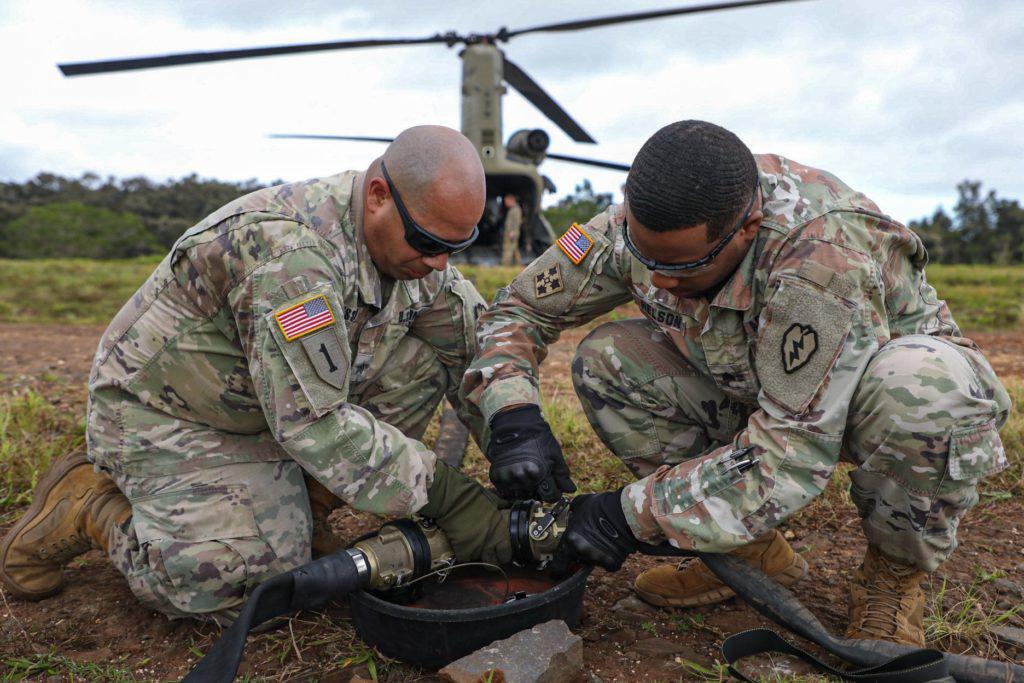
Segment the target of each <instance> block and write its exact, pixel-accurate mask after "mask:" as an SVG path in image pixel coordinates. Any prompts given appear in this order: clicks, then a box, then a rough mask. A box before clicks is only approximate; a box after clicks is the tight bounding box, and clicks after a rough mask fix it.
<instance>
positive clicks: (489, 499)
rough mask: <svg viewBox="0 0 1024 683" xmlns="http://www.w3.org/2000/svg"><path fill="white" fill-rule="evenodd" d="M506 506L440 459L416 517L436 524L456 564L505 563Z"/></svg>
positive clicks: (508, 555) (507, 548) (507, 547)
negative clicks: (420, 516) (446, 541)
mask: <svg viewBox="0 0 1024 683" xmlns="http://www.w3.org/2000/svg"><path fill="white" fill-rule="evenodd" d="M508 507H509V503H508V502H507V501H504V500H502V499H501V498H499V497H498V496H496V495H494V494H493V493H491V492H490V491H488V490H487V489H485V488H484V487H483V486H481V485H480V484H479V482H477V481H476V480H474V479H471V478H469V477H468V476H466V475H465V474H463V473H462V472H460V471H459V470H457V469H455V468H454V467H450V466H449V465H446V464H444V463H443V462H441V461H440V460H438V461H437V466H436V467H435V469H434V481H433V482H431V484H430V488H429V489H428V490H427V504H426V505H424V506H423V507H422V508H420V509H419V511H418V514H420V515H422V516H424V517H429V518H431V519H433V520H434V521H435V522H437V526H439V527H441V531H443V532H444V535H445V536H447V537H448V542H449V543H450V544H451V546H452V550H454V551H455V557H456V558H457V559H458V560H459V562H476V561H478V560H479V561H483V562H491V563H493V564H505V563H506V562H508V561H509V560H511V559H512V545H511V541H510V540H509V533H508V521H509V511H508Z"/></svg>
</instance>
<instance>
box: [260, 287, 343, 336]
mask: <svg viewBox="0 0 1024 683" xmlns="http://www.w3.org/2000/svg"><path fill="white" fill-rule="evenodd" d="M274 320H276V321H277V326H278V327H280V328H281V332H282V333H284V340H285V341H295V340H296V339H298V338H299V337H302V336H304V335H307V334H309V333H310V332H316V331H317V330H319V329H323V328H324V327H327V326H328V325H333V324H334V313H332V312H331V307H330V306H329V305H328V304H327V297H325V296H324V295H323V294H321V295H320V296H315V297H313V298H312V299H306V300H305V301H303V302H301V303H298V304H295V305H294V306H289V307H288V308H286V309H284V310H283V311H278V312H277V313H275V314H274Z"/></svg>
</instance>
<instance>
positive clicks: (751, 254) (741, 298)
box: [711, 228, 763, 311]
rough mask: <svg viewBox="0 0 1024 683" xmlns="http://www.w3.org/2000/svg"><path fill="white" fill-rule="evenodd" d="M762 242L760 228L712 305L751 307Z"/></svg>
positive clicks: (730, 307)
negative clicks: (755, 272) (755, 271)
mask: <svg viewBox="0 0 1024 683" xmlns="http://www.w3.org/2000/svg"><path fill="white" fill-rule="evenodd" d="M762 243H763V242H762V239H761V229H760V228H758V235H757V239H755V240H754V243H753V244H751V245H750V248H749V249H747V253H746V255H745V256H744V257H743V260H742V261H740V265H738V266H737V267H736V270H734V271H733V273H732V275H731V276H729V279H728V280H726V282H725V284H724V285H723V286H722V288H721V289H720V290H718V294H716V295H715V298H714V299H712V301H711V306H712V307H714V308H729V309H732V310H734V311H745V310H747V309H748V308H750V303H751V301H753V284H754V270H755V269H756V268H757V255H758V254H759V253H760V251H761V245H762Z"/></svg>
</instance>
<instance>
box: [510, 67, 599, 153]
mask: <svg viewBox="0 0 1024 683" xmlns="http://www.w3.org/2000/svg"><path fill="white" fill-rule="evenodd" d="M504 78H505V82H506V83H508V84H509V85H511V86H512V87H513V88H515V89H516V90H518V91H519V94H521V95H522V96H523V97H525V98H526V99H528V100H529V101H530V103H531V104H533V106H535V107H537V109H540V110H541V112H542V113H543V114H544V116H547V117H548V118H549V119H551V121H552V122H553V123H554V124H555V125H557V126H558V127H559V128H561V129H562V130H564V131H565V132H566V134H567V135H568V136H569V137H570V138H572V139H573V140H575V141H576V142H590V143H594V142H597V140H595V139H594V138H592V137H590V133H588V132H587V131H585V130H583V126H581V125H580V124H578V123H577V122H576V121H575V119H573V118H572V117H571V116H569V112H567V111H565V110H564V109H562V107H561V105H559V104H558V102H555V100H554V99H552V98H551V95H548V94H547V93H546V92H544V88H542V87H540V85H539V84H538V83H537V81H535V80H533V79H532V78H530V76H529V75H527V73H526V72H525V71H523V70H522V69H521V68H520V67H519V66H517V65H516V63H515V62H513V61H511V60H509V59H505V69H504Z"/></svg>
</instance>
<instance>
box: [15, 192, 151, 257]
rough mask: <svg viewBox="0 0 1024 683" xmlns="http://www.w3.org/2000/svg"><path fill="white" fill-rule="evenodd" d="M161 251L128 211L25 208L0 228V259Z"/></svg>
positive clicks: (66, 205) (74, 205)
mask: <svg viewBox="0 0 1024 683" xmlns="http://www.w3.org/2000/svg"><path fill="white" fill-rule="evenodd" d="M158 251H161V246H160V244H159V243H158V242H157V240H156V237H155V236H154V235H153V234H152V233H151V232H150V231H149V230H147V229H146V226H145V225H143V223H142V219H141V218H139V217H138V216H137V215H135V214H133V213H128V212H124V211H111V210H109V209H104V208H102V207H98V206H87V205H85V204H81V203H79V202H55V203H52V204H44V205H42V206H32V207H29V208H28V209H27V210H26V211H25V212H24V213H23V214H22V215H21V216H19V217H18V218H15V219H14V220H12V221H11V222H10V223H8V224H7V225H5V226H3V228H0V256H3V257H6V258H19V259H25V258H98V259H110V258H131V257H133V256H141V255H143V254H152V253H155V252H158Z"/></svg>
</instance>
